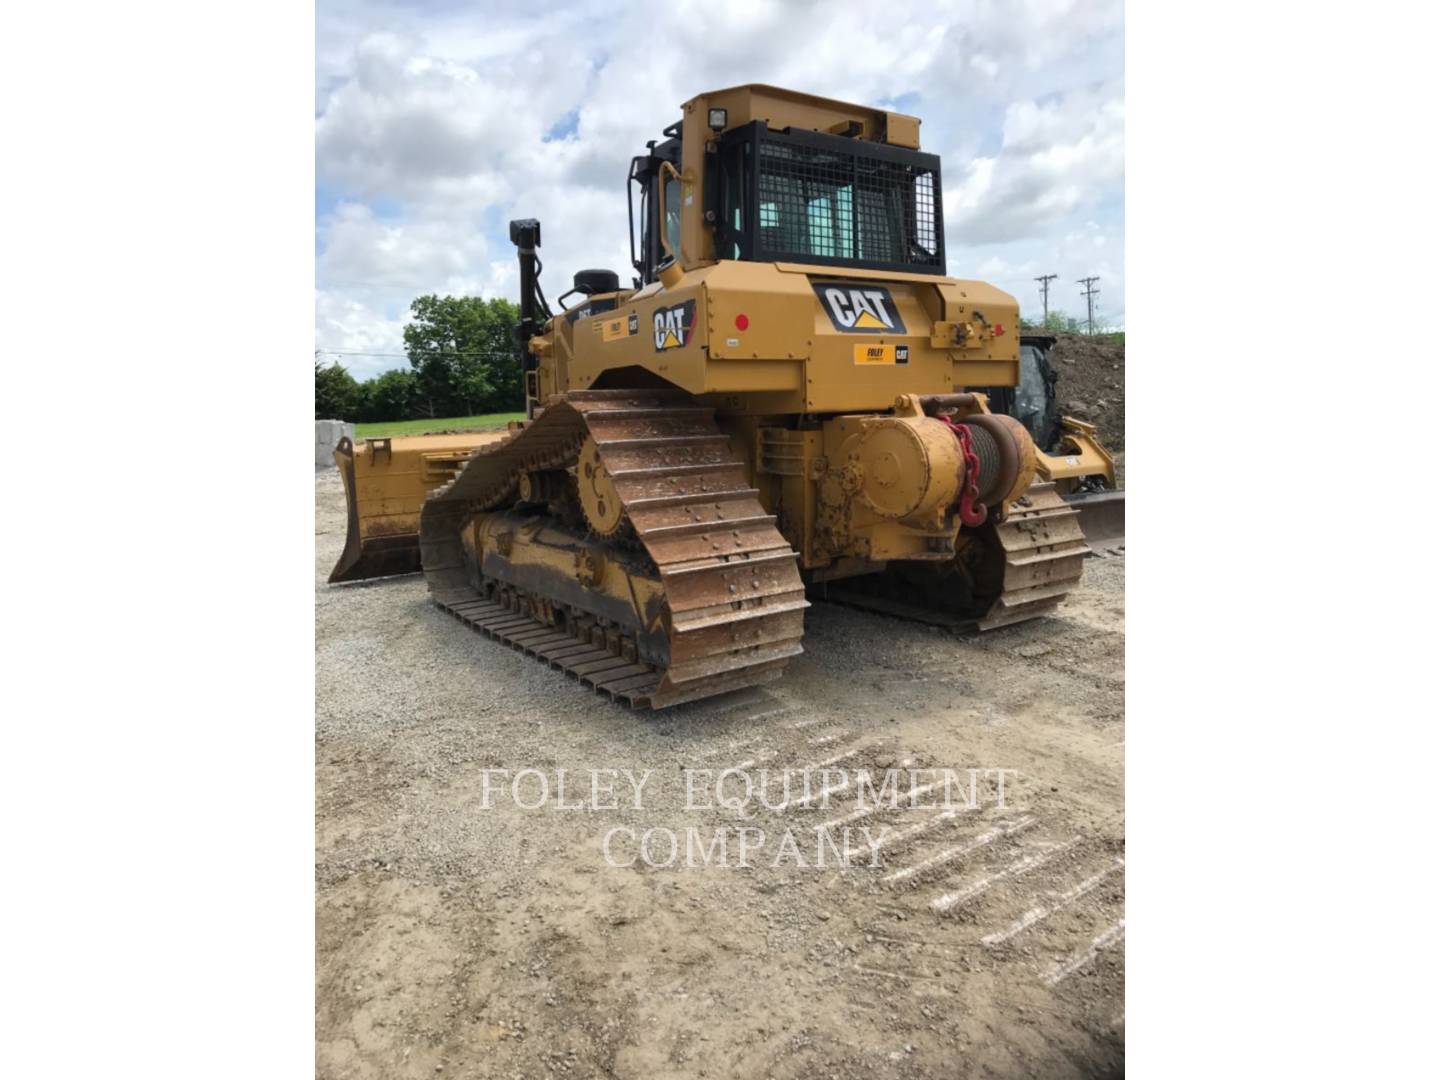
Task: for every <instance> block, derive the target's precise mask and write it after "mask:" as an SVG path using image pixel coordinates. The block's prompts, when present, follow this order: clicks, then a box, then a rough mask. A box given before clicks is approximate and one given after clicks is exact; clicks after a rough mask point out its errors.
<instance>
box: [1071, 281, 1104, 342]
mask: <svg viewBox="0 0 1440 1080" xmlns="http://www.w3.org/2000/svg"><path fill="white" fill-rule="evenodd" d="M1099 280H1100V279H1099V278H1098V277H1087V278H1081V279H1080V280H1079V281H1077V282H1075V284H1076V285H1084V286H1085V312H1086V314H1085V323H1086V325H1087V326H1089V328H1090V336H1091V337H1094V336H1095V296H1096V294H1097V293H1099V292H1100V290H1099V289H1097V288H1095V282H1097V281H1099Z"/></svg>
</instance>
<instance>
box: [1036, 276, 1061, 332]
mask: <svg viewBox="0 0 1440 1080" xmlns="http://www.w3.org/2000/svg"><path fill="white" fill-rule="evenodd" d="M1059 276H1060V275H1059V274H1044V275H1042V276H1040V277H1037V278H1036V279H1035V280H1036V281H1038V282H1039V283H1040V304H1041V310H1042V311H1043V312H1044V316H1043V318H1042V320H1041V325H1042V326H1043V325H1044V324H1045V323H1048V322H1049V321H1050V282H1052V281H1054V280H1055V279H1056V278H1057V277H1059Z"/></svg>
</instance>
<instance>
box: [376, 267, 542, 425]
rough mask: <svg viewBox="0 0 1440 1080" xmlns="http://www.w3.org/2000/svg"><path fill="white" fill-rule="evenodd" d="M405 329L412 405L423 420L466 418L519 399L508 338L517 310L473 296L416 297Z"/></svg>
mask: <svg viewBox="0 0 1440 1080" xmlns="http://www.w3.org/2000/svg"><path fill="white" fill-rule="evenodd" d="M410 315H411V321H410V322H409V323H408V324H407V325H406V327H405V352H406V355H407V356H408V357H409V360H410V367H411V370H412V371H413V372H414V374H415V391H416V407H417V408H418V409H419V411H420V412H421V413H422V414H423V415H426V416H470V415H473V414H475V413H480V412H487V411H491V412H498V411H501V410H503V409H512V408H518V407H519V406H520V404H521V403H522V402H523V400H524V394H523V391H522V390H521V387H520V365H519V361H518V359H517V356H516V352H515V343H514V338H513V337H512V336H511V334H512V331H513V329H514V327H515V324H516V322H517V321H518V320H519V317H520V311H519V308H518V307H517V306H516V305H515V304H512V303H510V302H509V301H508V300H500V299H495V300H485V299H482V298H481V297H478V296H435V295H433V294H431V295H428V296H420V297H416V299H415V301H414V303H412V304H411V305H410Z"/></svg>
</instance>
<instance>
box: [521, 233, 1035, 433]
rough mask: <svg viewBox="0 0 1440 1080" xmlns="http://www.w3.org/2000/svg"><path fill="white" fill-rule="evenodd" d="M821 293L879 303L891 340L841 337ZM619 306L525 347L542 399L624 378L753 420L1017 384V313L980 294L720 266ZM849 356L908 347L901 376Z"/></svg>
mask: <svg viewBox="0 0 1440 1080" xmlns="http://www.w3.org/2000/svg"><path fill="white" fill-rule="evenodd" d="M827 283H838V284H839V287H840V288H841V290H842V291H844V290H847V289H864V290H872V291H873V290H880V291H882V292H883V294H884V295H885V296H886V297H888V298H889V300H890V301H891V303H892V304H893V308H894V311H895V313H896V316H897V317H898V323H897V325H896V327H895V329H894V332H893V333H863V332H854V331H847V330H843V329H839V328H837V327H836V326H835V324H834V323H833V322H832V320H831V318H830V317H829V315H827V313H826V309H825V307H824V304H825V301H824V300H823V299H822V298H821V295H820V294H818V293H817V291H816V287H817V286H819V287H820V288H822V289H823V288H825V286H826V285H827ZM617 299H618V300H619V304H618V306H617V307H616V308H615V310H613V311H605V312H602V313H600V314H596V315H593V316H589V317H580V318H576V319H574V320H573V321H572V320H570V319H567V318H557V319H556V320H554V321H553V322H552V324H551V329H550V332H549V333H548V334H546V335H542V336H541V337H539V338H536V339H535V340H534V341H533V342H532V344H531V351H532V352H533V353H534V354H535V356H536V358H537V360H538V362H539V365H540V370H539V373H538V375H539V377H538V385H539V387H540V390H541V394H542V400H543V397H544V396H548V394H551V393H561V392H564V391H565V390H586V389H590V388H592V387H595V386H597V385H603V383H602V382H601V379H602V376H605V374H606V372H610V371H613V370H615V369H617V368H622V367H634V368H640V369H644V370H645V371H648V372H650V373H652V374H654V375H657V376H659V377H660V378H662V379H664V380H665V381H666V382H668V383H671V384H673V385H675V386H679V387H681V388H683V389H685V390H688V391H690V392H691V393H693V394H721V395H736V397H735V399H734V400H729V399H726V400H720V401H717V402H716V404H717V407H719V408H720V409H721V410H722V411H726V412H749V413H761V414H763V413H833V412H847V411H854V410H866V409H875V410H878V409H886V408H888V407H889V406H890V404H891V402H893V401H894V399H895V397H896V395H897V394H948V393H950V392H952V391H953V390H954V389H955V388H956V387H957V386H1013V385H1015V383H1016V381H1017V379H1018V370H1019V368H1018V363H1019V335H1018V333H1017V332H1016V325H1017V320H1018V316H1019V306H1018V304H1017V303H1016V301H1015V299H1014V297H1012V296H1010V295H1009V294H1007V293H1004V292H1002V291H1001V290H999V289H996V288H994V287H993V286H990V285H986V284H984V283H983V282H976V281H961V280H956V279H952V278H943V277H939V276H937V275H924V274H908V273H891V272H888V271H870V270H867V271H863V272H857V271H855V270H853V269H845V270H837V269H836V268H834V267H820V266H809V267H804V266H801V265H799V264H795V263H787V264H775V263H755V262H739V261H733V260H725V261H722V262H716V263H711V264H710V265H708V266H705V267H702V268H700V269H697V270H694V271H687V272H685V273H684V274H683V275H682V276H681V280H680V283H679V284H678V285H677V286H676V287H675V288H665V287H663V286H661V285H660V283H658V282H656V283H654V284H652V285H651V286H648V287H647V288H645V289H642V290H640V291H638V292H636V293H633V294H629V295H625V294H620V295H619V296H618V297H617ZM742 316H743V318H742ZM677 320H678V321H677ZM677 325H679V326H681V327H683V329H684V333H683V334H679V335H677V334H676V333H675V332H674V331H675V328H676V326H677ZM632 326H633V328H634V331H633V332H631V330H630V328H631V327H632ZM937 326H940V327H942V330H941V331H940V334H939V335H938V337H939V339H940V343H939V344H937V332H936V327H937ZM617 327H624V328H625V332H624V333H621V332H620V331H619V330H618V329H617ZM957 327H963V328H964V329H963V331H957V330H956V328H957ZM857 345H866V346H872V345H873V346H888V347H891V348H892V349H894V348H897V347H902V346H903V347H904V349H905V350H906V360H905V363H903V364H901V363H898V362H897V363H893V364H874V365H867V364H857V362H856V346H857ZM750 395H758V396H755V397H750Z"/></svg>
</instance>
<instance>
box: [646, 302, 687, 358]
mask: <svg viewBox="0 0 1440 1080" xmlns="http://www.w3.org/2000/svg"><path fill="white" fill-rule="evenodd" d="M694 332H695V301H694V300H686V301H685V302H684V303H683V304H676V305H675V306H674V307H667V308H661V309H660V310H659V311H657V312H655V351H656V352H664V351H665V350H666V349H683V348H684V347H685V346H686V345H688V344H689V343H690V335H691V334H693V333H694Z"/></svg>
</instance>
